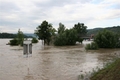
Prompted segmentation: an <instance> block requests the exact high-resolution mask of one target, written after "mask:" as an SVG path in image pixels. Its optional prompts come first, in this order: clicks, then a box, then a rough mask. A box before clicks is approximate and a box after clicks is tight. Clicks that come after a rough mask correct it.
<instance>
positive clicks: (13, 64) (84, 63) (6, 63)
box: [0, 39, 120, 80]
mask: <svg viewBox="0 0 120 80" xmlns="http://www.w3.org/2000/svg"><path fill="white" fill-rule="evenodd" d="M8 41H9V40H8V39H0V80H78V75H81V74H85V73H88V72H89V71H92V70H93V68H96V67H97V66H98V67H102V66H103V63H104V62H107V61H109V60H111V59H113V58H114V57H115V56H116V55H115V54H116V53H117V54H120V49H100V50H95V51H85V50H84V45H85V44H87V43H89V42H87V41H85V42H84V43H83V44H78V45H76V46H64V47H55V46H43V45H42V44H41V41H39V43H38V44H33V54H32V57H29V58H25V57H24V56H23V48H22V47H19V46H14V47H13V46H9V45H6V43H7V42H8Z"/></svg>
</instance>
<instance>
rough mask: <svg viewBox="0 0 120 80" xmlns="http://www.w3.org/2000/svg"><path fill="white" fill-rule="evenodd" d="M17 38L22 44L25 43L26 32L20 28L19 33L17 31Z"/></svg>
mask: <svg viewBox="0 0 120 80" xmlns="http://www.w3.org/2000/svg"><path fill="white" fill-rule="evenodd" d="M17 40H18V44H20V45H22V44H23V40H24V34H23V32H22V31H20V29H19V30H18V33H17Z"/></svg>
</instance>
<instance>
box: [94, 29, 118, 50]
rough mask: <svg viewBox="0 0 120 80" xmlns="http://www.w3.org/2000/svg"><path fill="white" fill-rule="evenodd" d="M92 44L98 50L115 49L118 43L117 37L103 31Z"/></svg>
mask: <svg viewBox="0 0 120 80" xmlns="http://www.w3.org/2000/svg"><path fill="white" fill-rule="evenodd" d="M94 42H96V43H97V44H98V46H99V47H100V48H115V47H117V44H118V42H119V36H117V35H116V34H115V33H113V32H111V31H109V30H103V31H100V32H99V33H98V34H97V35H96V36H95V38H94Z"/></svg>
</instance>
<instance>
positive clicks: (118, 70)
mask: <svg viewBox="0 0 120 80" xmlns="http://www.w3.org/2000/svg"><path fill="white" fill-rule="evenodd" d="M90 80H120V58H119V59H116V60H115V61H114V62H112V63H110V64H108V65H106V66H105V67H104V68H103V69H101V70H99V71H98V72H96V73H94V74H93V76H92V77H91V78H90Z"/></svg>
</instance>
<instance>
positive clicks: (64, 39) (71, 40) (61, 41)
mask: <svg viewBox="0 0 120 80" xmlns="http://www.w3.org/2000/svg"><path fill="white" fill-rule="evenodd" d="M75 34H76V30H74V29H66V30H65V31H64V32H62V33H60V34H59V35H57V37H56V38H55V42H54V45H56V46H65V45H75V44H76V37H77V36H76V35H75Z"/></svg>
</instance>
